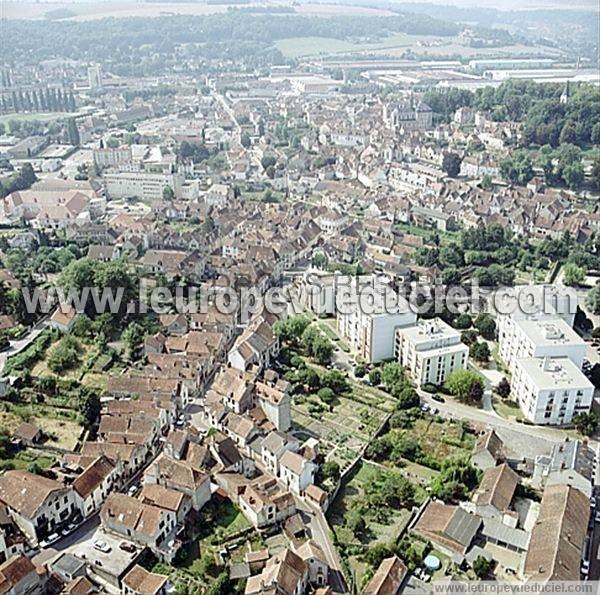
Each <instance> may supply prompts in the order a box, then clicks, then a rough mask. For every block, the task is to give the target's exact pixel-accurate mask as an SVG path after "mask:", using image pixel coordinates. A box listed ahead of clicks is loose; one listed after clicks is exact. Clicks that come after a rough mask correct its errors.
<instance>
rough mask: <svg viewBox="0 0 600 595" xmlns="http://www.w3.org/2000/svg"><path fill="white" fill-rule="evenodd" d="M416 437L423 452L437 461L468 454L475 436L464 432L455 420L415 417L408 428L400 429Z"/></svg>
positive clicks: (473, 444)
mask: <svg viewBox="0 0 600 595" xmlns="http://www.w3.org/2000/svg"><path fill="white" fill-rule="evenodd" d="M402 432H404V433H406V434H407V435H409V436H411V437H414V438H416V439H417V440H418V441H419V443H420V445H421V447H422V448H423V451H424V452H425V454H427V455H430V456H432V457H434V458H436V459H438V460H439V461H443V460H444V459H447V458H449V457H453V456H458V455H470V454H471V451H472V450H473V446H475V436H473V435H472V434H470V433H468V432H465V431H464V430H463V428H462V426H461V425H460V424H459V423H456V422H448V421H442V422H439V421H436V420H435V418H432V417H423V418H421V419H417V420H416V421H415V423H414V425H413V427H412V428H411V429H409V430H402Z"/></svg>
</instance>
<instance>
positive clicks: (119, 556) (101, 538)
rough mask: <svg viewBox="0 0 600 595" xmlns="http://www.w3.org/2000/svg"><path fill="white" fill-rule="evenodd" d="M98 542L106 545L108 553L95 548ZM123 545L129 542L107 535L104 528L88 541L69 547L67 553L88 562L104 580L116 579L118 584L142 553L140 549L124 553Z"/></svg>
mask: <svg viewBox="0 0 600 595" xmlns="http://www.w3.org/2000/svg"><path fill="white" fill-rule="evenodd" d="M97 542H103V543H104V544H106V546H107V548H106V551H101V550H99V549H98V548H96V547H94V544H95V543H97ZM122 543H129V542H124V541H123V539H122V538H118V537H115V536H113V535H110V534H109V533H105V532H104V531H103V530H102V528H98V529H96V531H94V532H93V533H90V534H89V535H88V536H87V537H86V539H83V540H81V541H79V542H78V543H75V544H73V545H71V546H70V547H68V548H67V550H66V551H68V552H69V553H71V554H73V555H75V556H77V557H78V558H81V559H83V560H87V561H88V563H89V564H90V566H91V568H92V571H93V572H94V573H95V574H97V575H99V576H100V577H101V578H102V579H104V580H106V581H108V582H110V583H113V581H115V579H116V584H118V577H120V576H121V575H122V574H123V573H124V572H125V571H126V570H127V569H128V568H129V567H130V566H131V564H132V563H133V562H134V561H135V560H136V559H137V558H138V557H139V555H140V553H141V549H140V548H136V549H135V551H134V552H127V551H124V550H123V549H121V548H120V547H119V546H120V544H122Z"/></svg>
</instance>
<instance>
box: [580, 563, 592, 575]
mask: <svg viewBox="0 0 600 595" xmlns="http://www.w3.org/2000/svg"><path fill="white" fill-rule="evenodd" d="M589 572H590V561H589V560H584V561H583V562H582V563H581V574H583V575H584V576H587V575H588V573H589Z"/></svg>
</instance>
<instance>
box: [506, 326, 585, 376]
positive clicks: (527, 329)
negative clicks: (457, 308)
mask: <svg viewBox="0 0 600 595" xmlns="http://www.w3.org/2000/svg"><path fill="white" fill-rule="evenodd" d="M498 343H499V353H500V357H501V358H502V359H503V361H504V362H505V363H506V365H507V366H508V367H509V369H510V370H511V371H512V370H514V368H515V365H516V362H517V360H519V359H520V358H524V357H545V356H549V357H568V358H570V359H571V360H572V361H573V362H574V363H575V364H576V365H577V367H578V368H579V369H581V366H582V365H583V360H584V358H585V354H586V350H587V346H586V344H585V341H584V340H583V339H582V338H581V337H580V336H579V335H578V334H577V333H576V332H575V331H574V330H573V329H572V328H571V327H570V326H569V325H568V324H567V323H566V322H565V321H564V320H563V319H562V318H555V319H546V318H542V319H538V318H527V319H517V320H515V319H514V318H511V319H510V320H506V321H505V322H504V324H503V326H502V328H501V329H500V331H499V340H498Z"/></svg>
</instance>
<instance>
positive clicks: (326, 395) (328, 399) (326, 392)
mask: <svg viewBox="0 0 600 595" xmlns="http://www.w3.org/2000/svg"><path fill="white" fill-rule="evenodd" d="M317 397H319V399H321V401H323V403H325V404H326V405H331V403H333V401H335V393H334V392H333V391H332V390H331V389H330V388H329V387H328V386H324V387H323V388H320V389H319V392H317Z"/></svg>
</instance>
